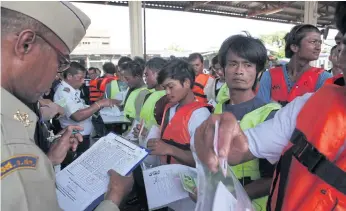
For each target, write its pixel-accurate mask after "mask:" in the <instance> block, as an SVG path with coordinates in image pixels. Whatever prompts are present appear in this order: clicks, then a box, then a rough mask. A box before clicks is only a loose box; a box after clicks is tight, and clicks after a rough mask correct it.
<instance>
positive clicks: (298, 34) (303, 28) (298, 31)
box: [284, 24, 321, 58]
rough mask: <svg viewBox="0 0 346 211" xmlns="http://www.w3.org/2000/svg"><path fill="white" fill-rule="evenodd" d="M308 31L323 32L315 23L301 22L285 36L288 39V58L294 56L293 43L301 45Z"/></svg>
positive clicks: (286, 47)
mask: <svg viewBox="0 0 346 211" xmlns="http://www.w3.org/2000/svg"><path fill="white" fill-rule="evenodd" d="M307 32H317V33H320V34H321V31H320V30H319V29H318V28H317V27H316V26H313V25H310V24H300V25H296V26H294V27H293V28H292V29H291V31H290V32H289V33H287V34H286V36H285V37H284V39H285V41H286V45H285V56H286V57H287V58H292V56H293V55H294V52H293V51H292V50H291V45H297V46H300V43H301V41H302V39H303V38H304V37H305V36H306V33H307Z"/></svg>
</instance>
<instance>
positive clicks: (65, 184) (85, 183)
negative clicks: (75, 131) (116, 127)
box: [56, 133, 148, 211]
mask: <svg viewBox="0 0 346 211" xmlns="http://www.w3.org/2000/svg"><path fill="white" fill-rule="evenodd" d="M147 155H148V152H147V151H146V150H145V149H143V148H141V147H139V146H136V145H134V144H132V143H131V142H129V141H127V140H126V139H124V138H122V137H121V136H118V135H115V134H113V133H110V134H108V135H107V136H104V137H102V138H100V139H99V140H98V141H97V142H96V143H95V144H94V145H92V147H91V148H90V149H88V150H87V151H86V152H85V153H84V154H82V155H81V156H80V157H79V158H77V159H76V160H75V161H73V162H72V163H71V164H70V165H69V166H67V167H66V168H65V169H63V170H62V171H60V172H59V173H58V174H57V175H56V187H57V188H56V193H57V198H58V202H59V205H60V207H61V208H62V209H63V210H65V211H70V210H71V211H79V210H85V209H86V208H87V207H88V206H89V205H90V204H91V203H92V202H93V201H94V200H95V199H97V198H98V197H99V196H101V195H102V194H104V193H105V192H106V191H107V187H108V183H109V176H108V173H107V172H108V170H110V169H113V170H115V171H116V172H118V173H119V174H120V175H123V176H125V175H127V174H128V173H130V172H131V171H132V170H133V169H134V168H135V167H136V166H137V165H138V164H139V163H140V162H141V161H142V160H143V159H144V158H145V157H146V156H147Z"/></svg>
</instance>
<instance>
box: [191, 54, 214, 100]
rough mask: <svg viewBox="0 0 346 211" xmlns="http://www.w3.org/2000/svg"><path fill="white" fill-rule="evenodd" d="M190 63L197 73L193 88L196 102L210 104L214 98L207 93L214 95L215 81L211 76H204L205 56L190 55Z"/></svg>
mask: <svg viewBox="0 0 346 211" xmlns="http://www.w3.org/2000/svg"><path fill="white" fill-rule="evenodd" d="M188 61H189V63H190V65H191V66H192V67H193V70H194V71H195V76H196V80H195V82H194V86H193V89H192V90H193V93H195V96H196V100H197V101H199V102H204V103H206V102H208V101H209V100H211V99H212V97H211V96H210V94H209V96H208V95H207V94H206V93H212V92H213V90H214V87H213V84H214V82H215V79H214V78H213V77H211V76H210V75H209V74H204V72H203V69H204V65H203V56H202V55H201V54H200V53H192V54H190V55H189V58H188Z"/></svg>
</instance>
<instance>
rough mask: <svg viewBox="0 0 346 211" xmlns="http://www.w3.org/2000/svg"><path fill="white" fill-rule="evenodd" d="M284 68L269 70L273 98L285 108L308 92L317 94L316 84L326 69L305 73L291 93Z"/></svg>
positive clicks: (312, 68)
mask: <svg viewBox="0 0 346 211" xmlns="http://www.w3.org/2000/svg"><path fill="white" fill-rule="evenodd" d="M283 71H284V70H283V68H282V67H275V68H273V69H270V70H269V73H270V77H271V82H272V86H271V98H272V100H274V101H277V102H279V103H280V104H282V105H283V106H285V105H286V104H287V103H289V102H291V101H292V100H294V98H296V97H298V96H302V95H304V94H305V93H308V92H315V88H316V84H317V81H318V78H319V76H320V74H321V73H323V71H324V69H322V68H316V67H311V68H310V69H308V70H307V71H306V72H304V73H303V74H302V75H301V76H300V78H299V79H298V80H297V81H296V83H295V84H294V85H293V86H292V88H291V90H290V92H288V88H287V85H286V81H285V75H284V72H283Z"/></svg>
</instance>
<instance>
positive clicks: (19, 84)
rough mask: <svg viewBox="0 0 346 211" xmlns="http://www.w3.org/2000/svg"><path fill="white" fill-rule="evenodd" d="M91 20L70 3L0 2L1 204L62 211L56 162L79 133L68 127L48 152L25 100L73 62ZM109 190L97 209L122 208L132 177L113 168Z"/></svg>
mask: <svg viewBox="0 0 346 211" xmlns="http://www.w3.org/2000/svg"><path fill="white" fill-rule="evenodd" d="M89 25H90V19H89V18H88V17H87V16H86V15H85V14H84V13H83V12H81V11H80V10H79V9H78V8H76V7H75V6H73V5H72V4H71V3H69V2H58V1H57V2H14V1H13V2H10V1H7V2H1V60H2V61H1V76H2V77H1V95H2V96H1V192H2V194H1V209H2V210H6V211H7V210H10V211H12V210H15V211H22V210H23V211H26V210H33V211H41V210H61V209H60V208H59V205H58V202H57V199H56V191H55V174H54V171H53V165H58V164H60V163H61V162H62V160H63V159H64V158H65V156H66V153H67V151H68V150H69V149H70V148H72V150H75V149H76V147H77V145H78V142H81V141H82V138H81V136H80V135H72V130H74V129H76V130H82V129H83V128H81V127H79V126H69V127H67V128H66V129H65V130H64V131H62V134H63V136H62V137H61V138H60V139H59V140H58V141H57V142H56V143H55V144H53V145H52V146H51V148H50V149H49V151H48V153H47V155H45V154H44V153H43V152H42V151H41V150H40V149H39V148H38V147H37V146H36V145H35V142H34V139H33V138H34V137H33V136H34V131H35V125H36V121H37V117H36V115H35V113H33V112H32V111H31V110H30V109H29V108H28V107H27V106H25V105H24V103H23V102H25V103H33V102H36V101H37V100H38V99H39V98H40V96H42V95H43V94H44V93H45V92H46V90H48V89H49V88H50V86H51V84H52V82H53V80H54V77H55V75H56V73H57V71H59V72H62V71H64V70H66V69H67V68H68V67H69V64H70V61H69V57H68V55H69V54H70V52H71V51H72V50H73V49H74V48H75V47H76V46H77V45H78V43H79V42H80V40H81V39H82V37H83V36H84V35H85V32H86V29H87V28H88V26H89ZM109 174H110V183H109V189H108V192H107V194H106V198H105V201H103V202H102V203H101V204H100V205H99V206H98V207H97V210H119V209H118V205H119V204H120V202H121V200H122V198H123V197H124V196H125V195H126V194H127V193H128V192H129V191H130V190H131V188H132V185H133V178H132V176H131V177H121V176H120V175H118V174H117V173H115V172H114V171H112V170H111V171H110V172H109Z"/></svg>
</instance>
